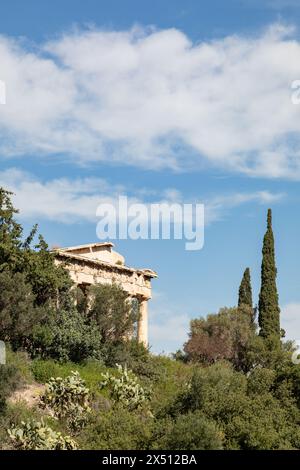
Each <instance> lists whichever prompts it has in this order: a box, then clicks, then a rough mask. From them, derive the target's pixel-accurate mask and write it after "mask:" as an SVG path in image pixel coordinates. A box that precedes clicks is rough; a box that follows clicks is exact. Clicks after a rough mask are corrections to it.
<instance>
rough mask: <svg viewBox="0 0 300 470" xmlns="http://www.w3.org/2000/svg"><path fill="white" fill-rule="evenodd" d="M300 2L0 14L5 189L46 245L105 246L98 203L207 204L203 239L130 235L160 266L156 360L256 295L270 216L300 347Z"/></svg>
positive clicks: (36, 8) (129, 256)
mask: <svg viewBox="0 0 300 470" xmlns="http://www.w3.org/2000/svg"><path fill="white" fill-rule="evenodd" d="M297 3H298V2H296V1H292V0H290V1H288V0H287V1H283V0H282V1H281V0H273V1H272V0H269V1H258V0H257V1H256V0H254V1H250V0H249V1H248V0H244V1H242V0H240V1H238V0H231V1H227V2H224V1H221V0H220V1H217V0H210V1H202V2H198V1H192V0H185V1H178V0H176V1H174V0H173V1H171V0H164V1H156V0H153V1H151V2H145V1H144V2H141V1H133V0H132V1H131V0H123V1H121V0H120V1H117V0H111V1H110V2H104V1H96V0H85V2H82V1H79V0H72V1H68V0H60V1H58V0H52V1H51V2H39V1H36V0H28V1H27V2H23V1H16V0H11V1H10V2H5V5H3V4H2V5H1V11H0V33H1V37H0V80H4V81H5V82H6V90H7V103H6V105H1V106H0V155H1V157H0V161H1V168H0V184H2V185H4V186H7V187H9V188H11V189H12V190H14V191H15V193H16V199H15V200H16V205H17V206H18V207H20V209H21V216H22V221H23V223H24V225H25V227H26V228H27V229H29V227H30V226H31V225H32V224H33V223H35V222H36V221H38V222H39V225H40V230H41V232H42V233H43V234H44V235H45V237H46V239H47V240H48V242H49V244H50V245H61V246H65V245H74V244H77V243H87V242H90V241H96V232H95V229H96V221H97V220H96V218H95V215H94V214H95V211H96V207H97V205H98V203H99V202H101V201H103V200H112V199H114V198H117V197H118V195H119V194H120V193H121V194H128V195H129V197H132V198H135V200H138V201H140V202H145V203H149V202H157V201H162V200H164V201H165V200H170V201H173V200H174V201H179V202H201V203H202V202H204V203H205V205H206V209H207V225H206V228H205V244H204V248H203V249H202V250H201V251H196V252H195V251H194V252H188V251H186V250H185V249H184V241H178V240H175V241H172V240H170V241H166V240H161V241H156V240H155V241H151V240H148V241H147V240H138V241H131V240H120V241H116V242H115V243H116V249H117V251H120V252H121V253H122V254H123V255H124V256H125V258H126V262H127V264H128V265H132V266H137V267H150V268H152V269H154V270H156V271H157V272H158V274H159V278H158V279H157V280H155V281H154V282H153V300H152V301H151V304H150V318H149V319H150V342H151V345H152V349H153V351H156V352H160V351H163V350H164V351H174V350H176V349H177V348H179V347H181V346H182V343H183V342H184V340H185V338H186V333H187V331H188V323H189V320H190V319H191V318H195V317H197V316H205V315H206V314H207V313H211V312H215V311H217V310H218V309H219V308H220V307H222V306H225V305H226V306H233V305H235V303H236V301H237V290H238V286H239V282H240V279H241V276H242V273H243V270H244V268H245V267H247V266H249V267H250V269H251V274H252V281H253V291H254V300H255V302H257V298H258V292H259V283H260V261H261V244H262V238H263V234H264V231H265V219H266V210H267V208H268V207H269V206H270V207H272V209H273V219H274V222H273V225H274V232H275V237H276V252H277V265H278V289H279V295H280V304H281V308H282V324H283V327H285V328H286V330H287V336H288V337H290V338H295V339H299V338H300V293H299V281H300V278H299V265H300V249H299V242H298V241H299V235H300V222H299V217H298V212H299V205H300V200H299V199H300V193H299V179H300V153H299V150H300V148H299V143H300V142H299V137H298V135H299V131H300V106H296V105H293V104H292V102H291V83H292V81H293V80H296V79H300V60H299V59H300V39H299V30H298V29H297V24H298V23H299V19H300V6H297Z"/></svg>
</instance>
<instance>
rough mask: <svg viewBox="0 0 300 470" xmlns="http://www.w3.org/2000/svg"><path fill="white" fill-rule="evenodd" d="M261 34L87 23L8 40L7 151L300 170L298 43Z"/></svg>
mask: <svg viewBox="0 0 300 470" xmlns="http://www.w3.org/2000/svg"><path fill="white" fill-rule="evenodd" d="M295 37H296V36H295V35H294V33H293V31H292V30H291V29H290V28H285V27H283V26H280V25H274V26H273V27H271V28H269V29H268V30H267V31H265V32H264V33H263V34H262V35H260V36H257V37H241V36H232V37H227V38H224V39H222V40H215V41H210V42H201V43H199V44H193V43H191V41H190V40H189V39H188V37H187V36H185V35H184V34H183V33H182V32H180V31H178V30H176V29H168V30H163V31H156V30H153V29H152V30H145V29H142V28H140V29H138V28H134V29H132V30H130V31H125V32H104V31H99V30H88V31H80V30H77V31H75V32H72V33H69V34H66V35H64V36H63V37H61V38H59V39H57V40H55V41H52V42H48V43H45V44H39V45H32V44H30V45H28V44H27V43H26V42H24V41H23V42H21V41H16V40H12V39H8V38H6V37H3V36H2V37H0V79H1V80H4V81H5V82H6V88H7V104H6V105H5V106H2V107H1V110H0V152H1V155H2V156H3V157H9V156H16V155H26V154H35V155H37V156H43V155H46V156H49V155H53V156H54V155H57V154H58V155H60V154H64V158H65V156H68V158H69V159H70V160H71V161H72V162H74V163H81V162H85V163H86V162H89V161H92V160H94V161H109V162H114V161H117V162H119V163H121V164H131V165H136V166H141V167H143V168H162V167H168V168H172V169H178V168H179V169H180V168H181V169H190V168H201V167H202V166H203V162H206V163H208V164H211V165H215V166H218V167H221V168H226V169H229V170H233V171H239V172H242V173H246V174H249V175H251V176H265V177H286V178H297V179H299V178H300V147H299V143H300V142H299V131H300V106H296V105H292V103H291V88H290V86H291V83H292V81H293V80H295V79H297V78H300V65H299V64H300V42H299V41H298V40H297V39H296V38H295Z"/></svg>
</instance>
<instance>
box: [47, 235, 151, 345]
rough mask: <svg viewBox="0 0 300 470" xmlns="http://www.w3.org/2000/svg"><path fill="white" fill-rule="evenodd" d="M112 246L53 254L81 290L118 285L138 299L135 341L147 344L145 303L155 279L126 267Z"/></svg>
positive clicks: (95, 245)
mask: <svg viewBox="0 0 300 470" xmlns="http://www.w3.org/2000/svg"><path fill="white" fill-rule="evenodd" d="M113 246H114V245H113V243H111V242H105V243H89V244H87V245H79V246H72V247H68V248H57V249H55V250H53V251H54V253H55V260H56V263H57V264H61V263H64V265H65V267H66V269H68V271H69V273H70V276H71V278H72V280H73V281H74V283H75V284H76V285H77V286H78V287H80V288H82V289H83V291H84V290H85V289H86V287H88V286H90V285H92V284H103V283H108V284H112V283H113V282H115V283H117V284H119V285H120V286H121V287H122V288H123V289H124V290H125V291H126V292H128V294H129V296H130V297H131V298H135V299H137V300H138V302H139V305H140V319H139V323H138V328H137V336H138V340H139V341H140V342H142V343H143V344H145V345H146V346H147V345H148V300H149V299H151V279H152V278H155V277H157V274H156V272H154V271H152V270H151V269H135V268H130V267H128V266H126V265H125V260H124V257H123V256H122V255H120V254H119V253H117V252H116V251H114V250H113V249H112V248H113Z"/></svg>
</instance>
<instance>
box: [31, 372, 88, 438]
mask: <svg viewBox="0 0 300 470" xmlns="http://www.w3.org/2000/svg"><path fill="white" fill-rule="evenodd" d="M89 401H90V391H89V389H88V388H87V387H86V386H85V382H84V381H83V380H82V379H81V377H80V375H79V373H78V372H77V371H76V372H72V374H71V375H70V376H69V377H66V378H65V379H63V378H62V377H57V378H52V379H50V380H49V382H48V383H47V384H46V391H45V393H44V394H43V395H42V396H41V397H40V404H41V406H42V408H48V409H50V410H51V411H52V412H53V414H54V416H55V417H57V418H58V419H60V420H65V422H66V424H67V426H68V427H69V428H70V429H72V430H75V431H76V430H79V429H81V428H82V427H83V426H84V425H85V424H86V422H87V419H88V414H89V413H90V411H91V409H90V406H89Z"/></svg>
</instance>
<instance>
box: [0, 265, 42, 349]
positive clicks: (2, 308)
mask: <svg viewBox="0 0 300 470" xmlns="http://www.w3.org/2000/svg"><path fill="white" fill-rule="evenodd" d="M34 301H35V297H34V295H33V294H32V291H31V287H30V285H29V284H28V283H26V278H25V276H24V274H21V273H15V274H14V273H10V272H8V271H2V272H1V273H0V339H2V340H4V341H6V342H9V343H10V344H11V345H12V347H13V348H14V349H16V348H18V347H27V346H28V345H29V343H28V338H29V337H30V335H31V331H32V329H33V327H34V325H35V324H36V323H37V322H39V321H40V320H41V319H42V318H43V315H44V314H45V312H44V311H43V310H42V309H40V308H35V306H34Z"/></svg>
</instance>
